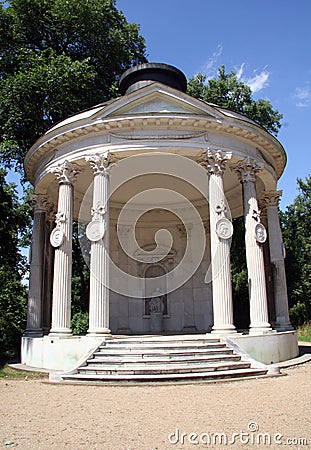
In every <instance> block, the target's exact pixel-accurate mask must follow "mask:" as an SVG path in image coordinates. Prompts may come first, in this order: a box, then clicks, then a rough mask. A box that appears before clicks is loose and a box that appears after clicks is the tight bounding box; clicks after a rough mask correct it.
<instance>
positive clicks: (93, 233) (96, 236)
mask: <svg viewBox="0 0 311 450" xmlns="http://www.w3.org/2000/svg"><path fill="white" fill-rule="evenodd" d="M104 234H105V226H104V223H103V222H100V221H99V220H93V221H92V222H90V223H89V224H88V226H87V227H86V237H87V238H88V239H89V240H90V241H92V242H96V241H99V240H100V239H102V238H103V237H104Z"/></svg>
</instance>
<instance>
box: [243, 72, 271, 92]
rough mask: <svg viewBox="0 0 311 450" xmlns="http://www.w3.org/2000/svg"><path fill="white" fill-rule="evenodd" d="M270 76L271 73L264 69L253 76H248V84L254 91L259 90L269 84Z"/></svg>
mask: <svg viewBox="0 0 311 450" xmlns="http://www.w3.org/2000/svg"><path fill="white" fill-rule="evenodd" d="M269 77H270V73H269V72H268V71H267V70H265V69H264V70H262V71H261V72H260V73H259V74H257V75H255V76H254V77H253V78H248V80H246V84H247V85H248V86H249V87H250V88H251V90H252V91H253V92H258V91H261V89H264V88H265V87H267V86H269Z"/></svg>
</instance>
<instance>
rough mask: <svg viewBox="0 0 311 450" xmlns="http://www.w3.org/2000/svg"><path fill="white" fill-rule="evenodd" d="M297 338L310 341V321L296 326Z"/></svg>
mask: <svg viewBox="0 0 311 450" xmlns="http://www.w3.org/2000/svg"><path fill="white" fill-rule="evenodd" d="M298 340H299V341H304V342H311V322H309V323H305V324H304V325H300V326H299V327H298Z"/></svg>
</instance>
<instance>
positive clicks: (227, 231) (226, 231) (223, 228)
mask: <svg viewBox="0 0 311 450" xmlns="http://www.w3.org/2000/svg"><path fill="white" fill-rule="evenodd" d="M216 233H217V234H218V237H220V238H221V239H230V238H231V237H232V235H233V225H232V223H231V222H230V220H229V219H226V218H225V217H224V218H222V219H219V220H218V221H217V223H216Z"/></svg>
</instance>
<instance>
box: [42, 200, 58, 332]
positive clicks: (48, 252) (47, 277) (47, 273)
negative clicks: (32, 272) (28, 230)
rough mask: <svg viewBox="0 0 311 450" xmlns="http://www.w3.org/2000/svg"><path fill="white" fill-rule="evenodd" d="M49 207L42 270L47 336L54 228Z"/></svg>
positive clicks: (44, 326)
mask: <svg viewBox="0 0 311 450" xmlns="http://www.w3.org/2000/svg"><path fill="white" fill-rule="evenodd" d="M51 206H52V207H53V205H50V211H49V215H48V220H47V222H46V225H45V226H46V248H45V264H44V266H45V270H44V295H43V311H42V321H43V333H44V334H48V333H49V331H50V328H51V313H52V292H53V266H54V249H53V247H52V246H51V244H50V239H49V237H50V234H51V232H52V230H53V226H54V215H55V214H54V212H53V209H52V208H51Z"/></svg>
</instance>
